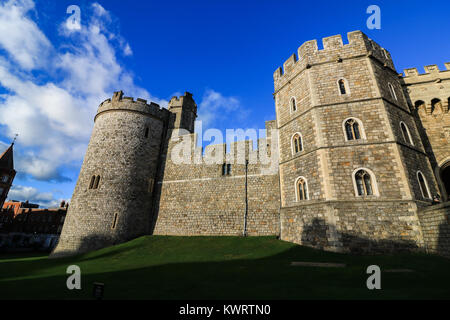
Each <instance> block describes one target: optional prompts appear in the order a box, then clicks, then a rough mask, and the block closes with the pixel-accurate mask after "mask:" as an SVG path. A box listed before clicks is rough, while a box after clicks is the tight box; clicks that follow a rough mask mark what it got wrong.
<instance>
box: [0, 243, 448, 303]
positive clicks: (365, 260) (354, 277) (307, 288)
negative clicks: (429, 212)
mask: <svg viewBox="0 0 450 320" xmlns="http://www.w3.org/2000/svg"><path fill="white" fill-rule="evenodd" d="M293 261H311V262H336V263H345V264H347V267H346V268H318V267H303V266H291V265H290V264H291V262H293ZM73 264H75V265H78V266H79V267H80V268H81V273H82V275H81V279H82V281H81V282H82V290H73V291H70V290H68V289H67V287H66V280H67V277H68V275H67V274H66V269H67V267H68V266H69V265H73ZM373 264H375V265H378V266H380V268H381V270H382V277H381V288H382V289H381V290H368V289H367V287H366V280H367V278H368V277H369V275H367V274H366V269H367V267H368V266H369V265H373ZM386 269H412V270H414V272H409V273H390V272H384V271H383V270H386ZM94 282H103V283H105V299H449V298H450V259H446V258H442V257H438V256H433V255H425V254H396V255H391V256H388V255H384V256H355V255H346V254H337V253H329V252H322V251H319V250H314V249H311V248H305V247H302V246H298V245H295V244H292V243H289V242H284V241H280V240H277V239H276V238H274V237H249V238H241V237H166V236H146V237H141V238H138V239H135V240H133V241H130V242H128V243H125V244H121V245H117V246H114V247H109V248H105V249H102V250H99V251H95V252H92V253H89V254H85V255H81V256H77V257H72V258H64V259H48V258H47V256H46V255H42V254H41V255H39V254H28V255H25V254H21V255H11V254H10V255H0V299H92V284H93V283H94Z"/></svg>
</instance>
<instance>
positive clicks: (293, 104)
mask: <svg viewBox="0 0 450 320" xmlns="http://www.w3.org/2000/svg"><path fill="white" fill-rule="evenodd" d="M295 111H297V101H296V100H295V97H292V98H291V112H295Z"/></svg>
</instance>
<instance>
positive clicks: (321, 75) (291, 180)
mask: <svg viewBox="0 0 450 320" xmlns="http://www.w3.org/2000/svg"><path fill="white" fill-rule="evenodd" d="M274 84H275V92H274V98H275V104H276V114H277V127H278V130H279V139H280V141H279V150H280V169H279V170H280V187H281V237H282V239H284V240H288V241H293V242H296V243H300V244H305V245H311V246H314V247H320V248H324V249H329V250H340V251H343V250H344V251H348V250H351V251H357V250H360V248H365V250H371V251H373V250H376V249H380V250H382V251H386V250H391V249H398V248H399V247H405V248H413V247H417V246H420V244H421V241H422V240H421V239H422V237H421V233H420V228H419V223H418V219H417V215H416V210H417V207H418V206H424V205H428V202H429V201H430V200H431V199H430V198H431V195H432V194H434V193H435V192H436V191H437V187H436V183H435V180H434V178H433V174H432V170H431V166H430V162H429V159H428V156H427V154H426V153H425V151H424V147H423V145H422V142H421V140H420V136H419V133H418V130H417V127H416V124H415V122H414V118H413V116H412V114H411V112H410V110H409V108H408V105H407V101H406V98H405V96H404V93H403V90H402V85H401V82H400V77H399V75H398V73H397V71H396V70H395V68H394V65H393V62H392V59H391V56H390V54H389V52H387V51H386V50H385V49H383V48H381V47H380V46H379V45H378V44H377V43H375V42H374V41H372V40H370V39H369V38H368V37H367V36H366V35H365V34H363V33H362V32H360V31H354V32H350V33H348V44H345V45H344V44H343V41H342V38H341V36H340V35H337V36H332V37H327V38H324V39H323V49H321V50H319V49H318V46H317V41H316V40H312V41H308V42H306V43H304V44H303V45H302V46H301V47H300V48H299V49H298V56H297V55H296V54H293V55H292V56H291V57H290V58H289V59H288V60H287V61H286V62H285V63H284V65H283V68H278V69H277V70H276V71H275V73H274Z"/></svg>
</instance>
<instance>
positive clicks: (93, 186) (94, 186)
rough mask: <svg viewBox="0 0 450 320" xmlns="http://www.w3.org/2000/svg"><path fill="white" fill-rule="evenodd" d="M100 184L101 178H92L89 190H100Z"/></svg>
mask: <svg viewBox="0 0 450 320" xmlns="http://www.w3.org/2000/svg"><path fill="white" fill-rule="evenodd" d="M99 184H100V176H92V178H91V182H90V184H89V189H98V185H99Z"/></svg>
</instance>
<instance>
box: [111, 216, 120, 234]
mask: <svg viewBox="0 0 450 320" xmlns="http://www.w3.org/2000/svg"><path fill="white" fill-rule="evenodd" d="M118 218H119V215H118V214H117V213H115V214H114V218H113V223H112V226H111V229H113V230H114V229H115V228H116V227H117V220H118Z"/></svg>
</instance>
